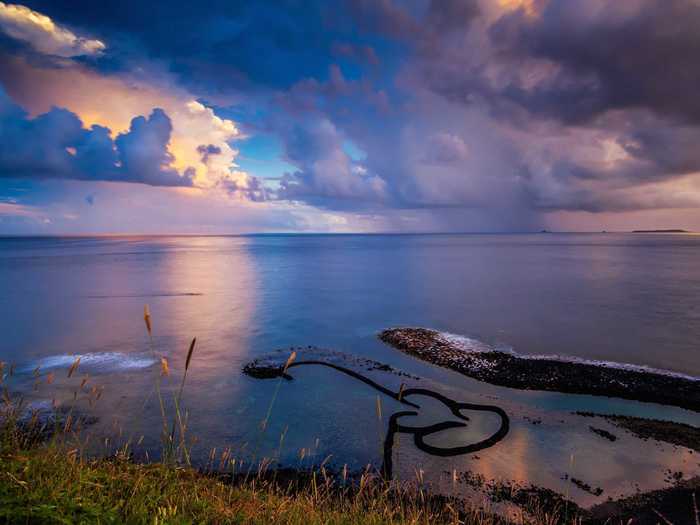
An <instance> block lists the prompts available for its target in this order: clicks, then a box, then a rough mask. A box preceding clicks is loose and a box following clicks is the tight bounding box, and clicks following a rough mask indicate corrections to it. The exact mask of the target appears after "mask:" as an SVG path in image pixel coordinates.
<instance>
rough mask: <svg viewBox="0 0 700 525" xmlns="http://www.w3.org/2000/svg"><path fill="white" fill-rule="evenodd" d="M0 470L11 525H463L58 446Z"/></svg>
mask: <svg viewBox="0 0 700 525" xmlns="http://www.w3.org/2000/svg"><path fill="white" fill-rule="evenodd" d="M0 470H1V472H2V474H1V475H2V479H1V480H0V521H2V522H6V523H37V522H49V523H251V524H252V523H280V524H321V523H323V524H326V523H328V524H335V523H337V524H355V523H357V524H360V523H363V524H364V523H367V524H375V523H376V524H379V523H396V524H403V523H415V524H423V523H424V524H429V523H430V524H438V523H463V521H460V519H459V515H458V514H457V513H456V511H454V510H451V508H450V507H447V506H443V507H442V508H437V507H436V506H435V505H431V504H430V503H429V502H427V501H423V502H422V503H421V502H419V501H418V502H417V501H408V500H407V499H404V500H403V501H402V500H401V499H400V498H399V499H397V498H395V497H391V496H390V495H389V494H388V493H384V492H381V491H378V487H374V488H371V489H367V490H366V492H364V493H362V492H359V493H353V494H352V495H350V494H349V493H346V494H343V493H342V492H338V491H333V490H331V489H330V488H329V486H327V485H325V484H323V483H320V484H319V485H317V486H316V487H315V488H314V486H313V484H311V485H309V486H308V487H307V488H306V489H304V490H299V491H292V490H289V489H286V490H285V489H282V488H281V485H280V484H277V483H273V482H265V481H261V480H250V481H247V482H245V483H242V484H233V483H227V482H224V481H221V480H218V479H216V478H214V477H211V476H206V475H203V474H201V473H199V472H197V471H196V470H194V469H192V468H189V467H186V468H179V467H172V466H167V465H165V464H162V463H156V464H136V463H132V462H130V461H128V460H126V459H124V458H112V459H97V460H86V459H81V458H79V457H77V456H76V455H74V454H71V453H70V451H66V450H62V449H61V448H56V447H40V448H37V449H34V450H28V451H26V450H25V451H14V452H10V453H8V452H4V453H3V454H2V456H1V457H0ZM462 517H463V518H464V516H462ZM468 519H469V521H468V523H474V524H477V523H479V524H488V523H493V520H492V519H491V518H489V517H486V516H478V515H474V516H471V517H469V518H468Z"/></svg>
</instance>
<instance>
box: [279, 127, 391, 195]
mask: <svg viewBox="0 0 700 525" xmlns="http://www.w3.org/2000/svg"><path fill="white" fill-rule="evenodd" d="M285 138H286V143H285V154H286V160H287V161H288V162H290V163H291V164H295V165H297V166H299V168H300V169H299V171H296V172H294V173H291V174H287V175H286V176H285V177H284V178H283V180H282V181H281V184H280V188H279V191H278V197H279V198H281V199H288V200H304V201H306V202H311V203H314V202H315V203H317V204H321V205H324V201H333V202H335V203H336V204H337V202H338V201H341V202H345V201H369V202H372V201H381V200H382V199H384V197H385V195H386V183H385V182H384V180H382V179H381V178H380V177H378V176H376V175H373V174H370V173H368V172H367V170H366V169H364V168H363V167H362V166H361V165H359V164H356V163H354V162H353V161H352V160H351V159H350V157H349V156H348V155H347V153H345V151H344V150H343V147H342V144H343V140H342V136H341V134H340V133H339V132H338V130H337V128H336V127H335V126H334V125H333V124H332V123H331V122H330V121H329V120H326V119H321V120H312V121H311V122H309V123H306V124H304V125H301V124H296V125H294V126H293V127H292V128H291V129H290V130H289V131H288V134H287V135H286V137H285Z"/></svg>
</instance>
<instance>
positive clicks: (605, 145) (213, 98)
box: [0, 0, 700, 235]
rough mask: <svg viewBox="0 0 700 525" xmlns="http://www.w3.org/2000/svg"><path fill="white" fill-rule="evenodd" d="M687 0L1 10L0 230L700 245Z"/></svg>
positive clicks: (55, 0) (46, 1) (123, 3)
mask: <svg viewBox="0 0 700 525" xmlns="http://www.w3.org/2000/svg"><path fill="white" fill-rule="evenodd" d="M698 28H700V0H625V1H624V2H621V1H619V0H336V1H333V2H328V1H321V0H303V1H302V0H276V1H252V0H251V1H248V2H232V1H230V0H208V1H207V0H202V1H199V2H178V1H176V0H168V1H165V0H151V1H149V2H143V1H142V0H120V1H119V2H117V1H109V0H104V1H100V2H95V1H94V0H70V1H68V0H26V1H25V2H24V3H22V4H12V3H3V2H0V234H12V235H22V234H47V235H48V234H118V233H186V234H200V233H201V234H226V233H231V234H234V233H254V232H506V231H517V232H519V231H539V230H540V229H549V230H559V231H600V230H609V231H615V230H630V229H663V228H684V229H689V230H700V91H698V86H700V61H699V60H698V57H700V30H699V29H698Z"/></svg>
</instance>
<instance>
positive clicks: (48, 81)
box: [0, 54, 260, 199]
mask: <svg viewBox="0 0 700 525" xmlns="http://www.w3.org/2000/svg"><path fill="white" fill-rule="evenodd" d="M0 64H2V66H3V67H2V68H0V80H2V82H3V83H4V84H5V86H6V88H7V90H8V92H9V93H10V94H11V96H12V98H13V99H15V100H17V101H18V102H19V103H20V104H21V105H22V106H23V107H26V108H28V109H29V110H30V112H31V114H34V115H36V114H40V113H45V112H48V111H50V108H51V107H53V106H58V105H60V106H62V107H67V108H68V109H70V110H71V111H73V112H74V113H75V114H76V115H78V116H79V118H80V119H81V120H82V121H83V122H85V123H86V125H88V126H89V125H93V124H97V125H99V126H102V127H105V128H109V129H110V130H112V132H116V133H118V132H125V131H128V130H129V127H130V126H131V125H132V123H131V119H132V118H133V117H135V116H138V115H145V114H148V113H149V112H150V111H151V110H152V109H153V108H154V107H158V108H162V109H163V110H164V112H165V113H166V114H167V116H168V118H169V119H170V123H171V135H170V142H169V145H168V150H169V152H170V154H171V158H170V159H169V160H170V163H171V166H172V168H174V169H176V170H177V171H178V172H180V173H181V174H188V176H190V178H191V179H192V184H193V185H194V186H197V187H201V188H212V189H213V188H217V187H223V184H222V183H223V181H233V182H235V188H236V189H237V190H240V191H231V188H232V187H234V186H232V185H229V186H228V187H229V195H230V196H232V197H236V198H241V199H245V198H247V197H246V195H247V193H246V189H247V188H248V187H249V186H250V187H251V188H252V189H254V188H256V187H258V186H259V184H260V183H259V181H255V180H253V179H254V178H253V177H251V176H250V175H249V174H247V173H244V172H243V171H242V170H240V169H239V168H238V166H237V164H236V157H237V155H238V152H237V151H236V150H235V149H234V148H233V147H232V146H231V144H232V143H233V141H235V140H238V139H240V138H242V134H241V133H240V131H239V130H238V127H237V126H236V124H235V123H234V122H233V121H232V120H230V119H225V118H221V117H219V116H217V115H216V114H215V113H214V111H213V109H212V108H211V107H208V106H206V105H204V104H203V103H202V102H199V101H197V100H194V99H193V96H192V95H191V94H190V93H188V92H187V91H185V90H183V89H181V88H177V87H173V85H172V84H171V80H172V79H171V78H170V77H167V76H166V77H165V79H160V78H158V77H155V78H150V77H146V78H142V77H131V76H126V77H115V76H102V75H100V74H98V73H96V72H94V71H92V70H90V69H88V68H86V67H85V66H84V65H81V64H70V65H68V66H62V67H60V68H55V67H41V66H40V65H37V64H34V63H29V62H28V61H26V60H25V59H23V58H21V57H13V56H4V57H3V56H2V55H1V54H0ZM202 144H205V145H209V146H212V147H214V148H217V149H218V150H220V152H219V153H218V154H216V155H213V156H212V155H208V156H207V157H206V161H205V159H204V157H203V156H202V154H201V152H200V151H199V148H200V146H202ZM172 180H174V181H175V182H177V179H172Z"/></svg>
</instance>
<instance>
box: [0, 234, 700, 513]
mask: <svg viewBox="0 0 700 525" xmlns="http://www.w3.org/2000/svg"><path fill="white" fill-rule="evenodd" d="M145 306H147V307H148V310H149V315H150V322H151V327H152V332H151V334H150V335H149V333H148V331H147V328H146V324H145V322H144V307H145ZM402 326H417V327H426V328H432V329H435V330H438V331H441V332H445V333H448V334H452V335H454V336H460V337H464V338H467V339H468V340H473V341H474V342H475V344H478V345H479V347H480V348H484V347H485V348H493V349H495V350H498V351H507V352H516V353H517V354H522V355H532V356H558V357H560V358H566V359H575V360H584V361H595V362H607V363H608V364H610V365H611V366H630V365H634V366H637V367H650V368H654V369H659V370H663V371H668V372H671V373H675V374H682V375H685V376H688V377H691V378H693V377H700V235H693V234H652V233H644V234H642V233H605V234H602V233H595V234H586V233H571V234H569V233H538V234H435V235H408V234H407V235H379V234H376V235H321V234H319V235H291V234H290V235H283V234H280V235H272V234H271V235H250V236H107V237H2V238H0V332H1V333H2V336H1V337H0V361H3V362H4V363H6V365H5V368H4V370H5V374H6V377H5V380H4V384H5V386H7V388H8V389H9V390H11V391H12V392H13V393H14V394H16V395H20V396H22V397H23V398H25V399H26V403H27V404H28V405H29V406H36V407H42V406H44V407H45V406H49V405H51V404H53V405H64V406H69V405H71V404H76V403H77V404H79V405H80V409H81V410H85V411H89V412H90V413H92V414H94V415H96V416H97V417H98V418H99V423H98V424H96V425H95V426H94V428H95V432H96V433H99V435H100V436H101V438H104V437H105V436H109V441H108V443H111V444H113V445H116V444H117V443H124V442H129V443H131V444H132V450H133V451H134V453H135V454H141V455H148V456H149V457H158V454H159V450H161V447H160V438H161V433H162V420H161V414H160V409H159V403H158V401H157V397H158V396H157V393H156V389H155V386H154V385H155V384H156V382H157V383H159V384H160V386H161V387H162V388H161V390H162V396H163V398H164V400H165V404H166V408H167V409H168V410H171V409H172V408H173V403H174V397H175V396H177V395H178V391H179V389H180V386H181V382H182V375H183V373H184V368H185V359H186V356H187V351H188V348H189V346H190V344H191V342H192V340H193V339H194V338H196V343H195V347H194V351H193V354H192V358H191V362H190V366H189V369H188V370H187V376H186V380H185V384H184V388H183V390H182V398H181V407H182V411H183V413H184V415H186V425H187V434H188V439H190V438H191V439H192V447H193V448H192V458H193V461H195V462H198V463H199V464H200V465H202V464H206V463H207V462H209V463H211V462H212V460H211V458H212V451H214V456H215V457H218V456H217V454H220V453H221V451H223V450H231V454H233V455H237V456H239V457H240V458H241V462H242V464H243V465H245V464H246V461H247V462H249V463H250V464H253V463H254V462H255V461H257V460H259V458H263V457H265V458H268V459H269V460H270V464H271V465H273V466H281V467H297V468H310V467H313V466H314V465H316V466H317V465H321V464H323V465H324V466H327V467H328V468H331V467H332V468H336V469H341V468H343V467H345V466H347V468H348V469H350V470H351V471H355V472H357V471H362V470H363V469H367V468H370V469H371V468H378V467H379V466H380V464H381V462H382V443H383V439H384V437H385V433H386V427H387V421H388V418H389V417H390V415H391V414H392V413H393V412H396V411H398V410H401V409H402V407H401V406H400V405H398V403H396V402H395V401H394V400H392V399H390V398H386V397H382V395H381V393H379V392H378V391H377V390H375V389H372V388H369V387H368V386H367V385H366V384H364V383H362V382H358V381H357V380H356V379H354V378H353V377H350V376H347V375H344V374H341V373H338V372H337V371H335V370H332V369H328V368H323V367H313V366H309V367H298V368H295V369H294V371H293V373H291V374H290V375H291V376H293V379H292V380H284V379H277V378H273V379H256V378H253V377H249V376H247V375H244V374H243V373H242V368H243V367H244V366H245V365H246V364H247V363H249V362H251V361H252V360H254V359H256V358H261V357H265V356H268V355H270V354H274V353H277V354H278V355H279V354H280V353H281V354H282V355H287V354H290V355H291V352H292V351H295V350H296V351H297V359H301V358H303V354H304V349H307V348H308V347H312V348H313V349H323V350H328V351H331V352H339V353H342V354H343V355H347V356H349V359H350V360H352V359H357V358H361V359H369V360H372V361H377V362H381V363H386V364H389V365H390V366H391V367H392V368H393V369H394V370H395V371H400V372H401V374H397V373H384V374H382V373H381V372H377V371H376V370H375V371H374V372H372V374H373V376H372V377H373V380H375V381H377V382H383V383H384V384H385V385H386V386H387V388H391V389H399V388H400V387H401V386H400V385H401V384H402V383H404V384H405V385H407V386H419V387H423V388H430V389H431V390H433V391H436V392H440V393H442V394H443V395H446V396H448V397H450V398H451V399H455V400H457V401H463V402H472V403H491V404H494V405H498V406H501V407H503V408H504V410H506V412H508V414H509V415H510V419H511V429H510V433H509V435H508V436H507V437H506V438H505V439H504V440H503V441H501V442H499V443H498V444H497V445H495V446H493V447H492V448H490V449H488V450H485V451H482V452H479V453H478V454H473V455H467V456H465V457H459V458H447V459H445V458H434V457H431V456H429V455H426V454H424V453H423V452H421V451H419V450H418V449H417V448H416V447H415V446H414V444H413V443H412V440H411V439H412V438H410V437H405V438H402V440H401V442H400V447H395V450H394V454H395V459H394V462H395V464H397V465H399V467H398V468H397V469H396V471H397V475H400V476H403V477H404V478H407V477H411V476H414V475H415V476H417V477H419V478H420V479H421V480H423V479H428V480H432V481H431V482H432V483H434V484H435V486H436V487H442V489H441V490H445V491H447V492H449V491H452V492H456V493H460V492H465V491H468V490H471V489H470V488H468V487H466V486H465V487H461V486H456V485H455V476H454V474H455V472H457V471H460V472H464V471H471V472H477V473H478V474H479V475H481V476H483V477H484V478H485V479H501V480H512V481H516V482H519V483H536V484H538V485H541V486H546V487H549V488H552V489H554V490H557V491H560V492H562V493H563V492H565V491H567V493H568V494H569V496H570V497H571V498H573V499H576V500H577V501H579V502H581V503H583V504H593V503H595V502H597V501H598V500H599V499H600V498H603V499H604V498H606V497H607V496H614V495H622V494H625V493H627V492H629V491H632V490H636V488H635V483H636V484H637V488H639V487H640V486H641V489H644V488H645V487H646V488H650V489H651V488H659V487H660V486H662V485H663V481H662V480H663V477H664V475H665V474H664V472H665V471H666V470H672V471H674V472H675V471H677V470H681V471H685V472H687V474H688V475H692V474H693V473H695V474H697V473H698V463H697V459H693V457H692V455H690V454H688V453H687V451H684V450H683V449H678V448H676V449H674V448H673V447H671V446H666V447H663V446H658V444H653V443H649V442H643V441H641V440H635V438H634V436H631V435H628V434H627V433H625V432H624V431H622V430H620V429H615V428H613V427H612V426H610V425H609V424H608V423H607V422H605V421H604V420H601V421H600V422H599V423H598V424H597V426H599V427H601V428H605V429H609V430H610V431H611V432H613V431H614V432H615V434H618V435H619V436H620V440H619V443H620V444H619V446H617V448H614V449H613V448H612V447H614V445H611V444H610V443H609V442H606V440H603V439H601V438H600V436H599V435H596V434H594V433H592V432H590V431H589V426H590V421H583V420H582V419H581V418H580V417H579V416H576V415H574V412H576V411H581V410H585V411H593V412H597V413H616V414H626V415H633V416H639V417H652V418H658V419H668V420H673V421H677V422H683V423H686V424H691V425H695V426H700V417H698V416H699V415H698V414H697V413H693V412H689V411H685V410H681V409H677V408H673V407H665V406H661V405H656V404H652V403H636V402H632V401H624V400H619V399H612V398H604V397H593V396H583V395H566V394H560V393H556V392H540V391H525V390H515V389H509V388H503V387H497V386H493V385H488V384H485V383H481V382H479V381H475V380H473V379H470V378H467V377H464V376H462V375H460V374H457V373H455V372H452V371H449V370H445V369H442V368H440V367H437V366H434V365H431V364H429V363H426V362H423V361H419V360H417V359H415V358H413V357H410V356H408V355H405V354H403V353H401V352H399V351H397V350H395V349H393V348H390V347H388V346H386V345H385V344H383V343H382V342H381V341H379V340H378V338H377V334H378V333H379V332H380V331H381V330H383V329H386V328H390V327H402ZM77 357H80V364H79V366H78V368H77V370H75V371H74V372H73V373H72V374H71V377H68V371H69V368H70V366H71V364H73V363H74V362H75V360H76V359H77ZM161 358H164V359H165V360H166V361H167V363H168V373H169V375H163V367H162V361H161ZM10 367H11V374H8V370H10ZM699 385H700V383H699ZM96 393H99V396H98V395H97V394H96ZM88 397H89V399H88ZM97 397H99V399H97ZM88 401H89V402H88ZM71 406H72V405H71ZM423 408H424V410H423V411H422V412H421V414H420V415H419V416H417V417H418V418H419V419H421V420H425V421H433V422H434V421H437V420H439V419H440V418H441V417H443V415H442V413H441V410H443V408H444V407H438V406H434V407H433V406H432V405H431V403H429V402H428V403H426V404H425V406H424V407H423ZM470 421H471V424H470V425H469V428H468V429H467V430H460V431H447V432H445V433H444V435H435V436H432V437H431V438H430V439H431V440H433V441H434V442H435V443H438V442H446V443H451V442H455V443H458V442H463V441H465V440H466V441H469V440H478V439H479V436H481V435H488V434H489V432H491V431H492V430H493V428H494V425H497V422H496V421H495V420H494V419H493V418H492V417H491V416H489V415H488V414H473V415H472V417H471V419H470ZM538 421H539V423H538ZM108 446H109V445H105V447H108ZM240 468H243V467H240ZM448 474H449V475H448ZM573 475H575V476H577V477H578V478H579V479H583V480H584V481H587V482H589V484H590V485H591V486H594V487H597V486H600V487H601V488H603V489H604V490H605V493H604V494H603V496H600V497H596V496H593V495H592V494H589V493H587V492H584V491H580V490H579V491H578V492H580V494H579V493H577V492H576V491H577V490H578V489H577V487H575V486H572V485H571V484H570V483H569V482H568V481H567V480H568V479H569V478H570V477H571V476H573ZM446 476H447V477H446ZM449 480H451V481H449ZM450 483H451V484H452V486H448V485H450ZM596 498H598V499H596Z"/></svg>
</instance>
